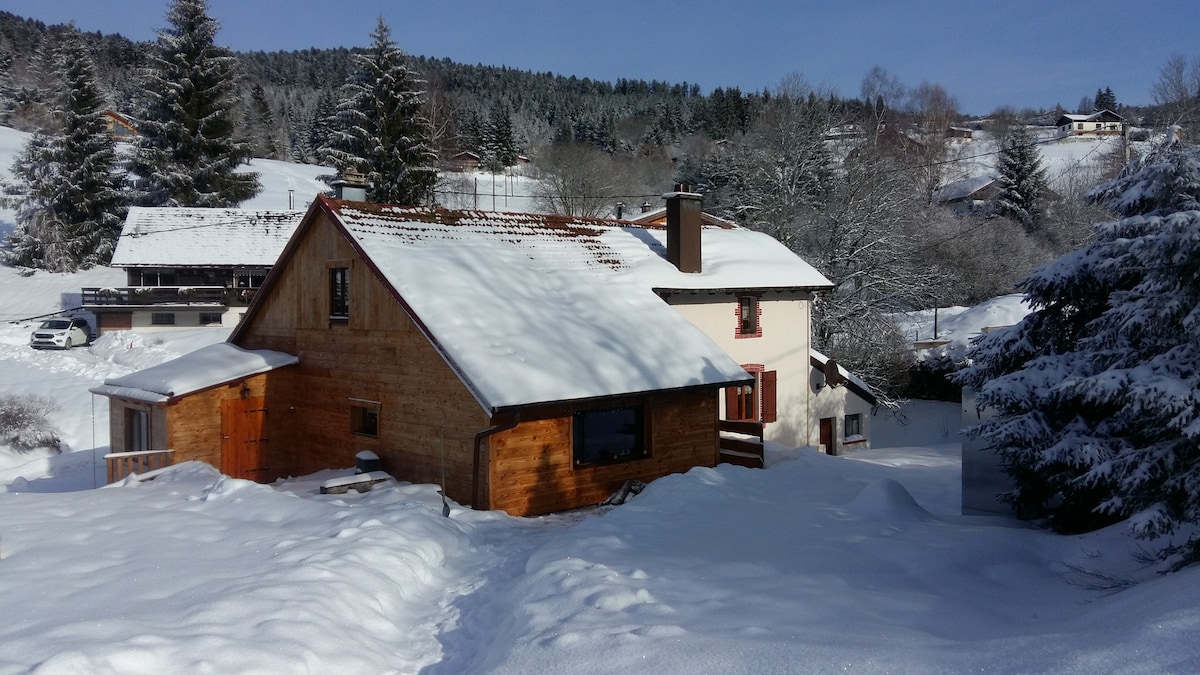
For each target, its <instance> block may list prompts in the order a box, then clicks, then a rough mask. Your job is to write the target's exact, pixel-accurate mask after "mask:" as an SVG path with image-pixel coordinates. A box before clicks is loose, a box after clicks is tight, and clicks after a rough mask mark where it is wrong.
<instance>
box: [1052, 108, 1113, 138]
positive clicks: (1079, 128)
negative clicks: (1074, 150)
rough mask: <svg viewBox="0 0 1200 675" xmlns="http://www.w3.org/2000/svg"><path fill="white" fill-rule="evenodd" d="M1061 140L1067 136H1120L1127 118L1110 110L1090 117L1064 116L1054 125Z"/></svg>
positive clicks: (1095, 113) (1099, 111)
mask: <svg viewBox="0 0 1200 675" xmlns="http://www.w3.org/2000/svg"><path fill="white" fill-rule="evenodd" d="M1054 126H1056V127H1058V136H1059V138H1065V137H1067V136H1120V135H1121V133H1122V132H1123V130H1124V128H1125V118H1124V117H1121V116H1120V115H1118V114H1116V113H1115V112H1111V111H1108V110H1098V111H1096V112H1094V113H1092V114H1090V115H1069V114H1068V115H1063V116H1062V117H1059V118H1058V121H1057V122H1055V123H1054Z"/></svg>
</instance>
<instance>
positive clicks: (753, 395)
mask: <svg viewBox="0 0 1200 675" xmlns="http://www.w3.org/2000/svg"><path fill="white" fill-rule="evenodd" d="M742 368H745V369H746V372H748V373H750V374H752V375H754V382H753V383H752V384H740V385H737V386H734V387H726V388H725V419H727V420H731V421H737V422H774V421H775V420H776V419H777V418H778V415H777V413H776V410H775V407H776V406H775V398H776V394H775V390H776V379H777V378H776V371H774V370H764V369H763V366H762V365H761V364H757V363H751V364H743V365H742Z"/></svg>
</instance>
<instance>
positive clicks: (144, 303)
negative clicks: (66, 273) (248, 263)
mask: <svg viewBox="0 0 1200 675" xmlns="http://www.w3.org/2000/svg"><path fill="white" fill-rule="evenodd" d="M82 291H83V293H82V300H83V306H84V307H192V306H204V307H244V306H246V305H248V304H250V300H252V299H253V298H254V292H255V289H253V288H226V287H224V286H131V287H123V288H84V289H82Z"/></svg>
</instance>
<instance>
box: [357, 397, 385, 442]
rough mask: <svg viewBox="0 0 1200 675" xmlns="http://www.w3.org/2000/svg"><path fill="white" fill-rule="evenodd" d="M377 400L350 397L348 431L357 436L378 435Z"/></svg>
mask: <svg viewBox="0 0 1200 675" xmlns="http://www.w3.org/2000/svg"><path fill="white" fill-rule="evenodd" d="M380 405H381V404H380V403H379V401H367V400H364V399H360V398H352V399H350V431H351V432H353V433H355V434H357V435H359V436H370V437H372V438H378V437H379V407H380Z"/></svg>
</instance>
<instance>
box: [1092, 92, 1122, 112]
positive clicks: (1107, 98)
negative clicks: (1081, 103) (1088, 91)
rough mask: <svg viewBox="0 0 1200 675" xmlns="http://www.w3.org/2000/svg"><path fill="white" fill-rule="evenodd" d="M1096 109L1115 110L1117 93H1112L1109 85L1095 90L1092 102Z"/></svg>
mask: <svg viewBox="0 0 1200 675" xmlns="http://www.w3.org/2000/svg"><path fill="white" fill-rule="evenodd" d="M1093 105H1094V106H1095V107H1096V111H1097V112H1099V111H1101V110H1107V111H1109V112H1116V111H1117V95H1116V94H1114V93H1113V90H1112V88H1111V87H1105V88H1104V89H1097V90H1096V100H1095V102H1094V103H1093Z"/></svg>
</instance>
